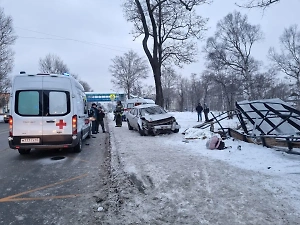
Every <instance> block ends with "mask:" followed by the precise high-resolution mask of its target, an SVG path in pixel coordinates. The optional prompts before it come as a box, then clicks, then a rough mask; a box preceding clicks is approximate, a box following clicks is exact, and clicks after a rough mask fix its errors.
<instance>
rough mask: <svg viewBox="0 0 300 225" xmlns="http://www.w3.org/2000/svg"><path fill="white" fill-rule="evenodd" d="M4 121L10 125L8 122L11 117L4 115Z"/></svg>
mask: <svg viewBox="0 0 300 225" xmlns="http://www.w3.org/2000/svg"><path fill="white" fill-rule="evenodd" d="M3 121H4V122H5V123H8V121H9V115H8V114H4V115H3Z"/></svg>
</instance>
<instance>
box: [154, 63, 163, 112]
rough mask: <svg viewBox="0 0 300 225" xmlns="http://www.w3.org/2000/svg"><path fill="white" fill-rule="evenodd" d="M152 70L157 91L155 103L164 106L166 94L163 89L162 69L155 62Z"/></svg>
mask: <svg viewBox="0 0 300 225" xmlns="http://www.w3.org/2000/svg"><path fill="white" fill-rule="evenodd" d="M152 70H153V74H154V81H155V91H156V98H155V104H157V105H160V106H161V107H164V96H163V90H162V86H161V70H160V68H159V66H158V63H154V64H153V67H152Z"/></svg>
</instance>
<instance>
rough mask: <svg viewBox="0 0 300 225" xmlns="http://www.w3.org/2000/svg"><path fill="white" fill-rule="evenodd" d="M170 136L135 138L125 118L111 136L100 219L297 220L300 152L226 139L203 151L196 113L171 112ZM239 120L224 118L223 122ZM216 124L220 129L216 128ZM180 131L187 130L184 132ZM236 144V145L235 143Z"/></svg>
mask: <svg viewBox="0 0 300 225" xmlns="http://www.w3.org/2000/svg"><path fill="white" fill-rule="evenodd" d="M172 114H173V115H174V116H175V117H176V119H177V121H178V122H179V124H180V125H181V129H180V132H179V133H177V134H175V133H173V134H169V135H158V136H155V137H153V136H140V135H139V133H138V132H137V131H130V130H128V128H127V124H126V123H125V122H123V126H122V127H115V126H114V125H115V124H114V121H112V115H111V114H108V120H109V130H110V136H111V145H112V149H111V155H112V158H111V166H112V176H111V181H112V187H111V190H110V194H109V199H108V201H106V202H102V203H101V204H102V205H99V206H103V207H104V208H105V210H104V211H101V212H98V213H99V219H100V218H101V219H100V221H102V222H103V223H104V224H225V225H226V224H228V225H229V224H230V225H234V224H264V225H265V224H272V225H274V224H300V179H299V178H300V155H291V154H287V153H285V152H284V151H280V150H279V149H270V148H266V147H262V146H259V145H255V144H250V143H245V142H242V141H239V140H234V139H232V138H230V139H227V140H225V144H226V146H228V147H229V146H231V148H227V149H225V150H208V149H207V148H206V141H207V138H208V137H210V136H211V133H210V131H209V128H207V129H205V130H203V129H199V128H192V127H193V126H195V125H197V124H199V123H198V122H197V115H196V113H195V112H194V113H192V112H172ZM236 125H237V120H236V119H233V120H228V119H225V120H223V121H222V126H223V127H235V126H236ZM215 129H217V127H215ZM183 132H185V135H183V134H182V133H183ZM238 146H241V149H240V150H239V149H238Z"/></svg>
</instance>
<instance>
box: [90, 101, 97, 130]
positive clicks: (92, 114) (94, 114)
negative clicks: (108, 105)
mask: <svg viewBox="0 0 300 225" xmlns="http://www.w3.org/2000/svg"><path fill="white" fill-rule="evenodd" d="M89 116H90V118H93V120H92V134H97V132H98V128H97V127H98V126H99V124H98V118H97V117H98V110H97V105H96V103H93V104H92V108H91V109H90V115H89Z"/></svg>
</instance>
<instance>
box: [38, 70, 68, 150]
mask: <svg viewBox="0 0 300 225" xmlns="http://www.w3.org/2000/svg"><path fill="white" fill-rule="evenodd" d="M71 93H72V88H71V80H70V79H68V77H63V76H62V77H51V76H49V77H46V76H45V77H44V79H43V106H44V107H43V117H42V124H43V126H42V127H43V131H42V132H43V144H44V145H56V144H71V143H72V115H71V112H72V111H73V110H72V108H71V107H73V106H72V104H71V98H72V96H71Z"/></svg>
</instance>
